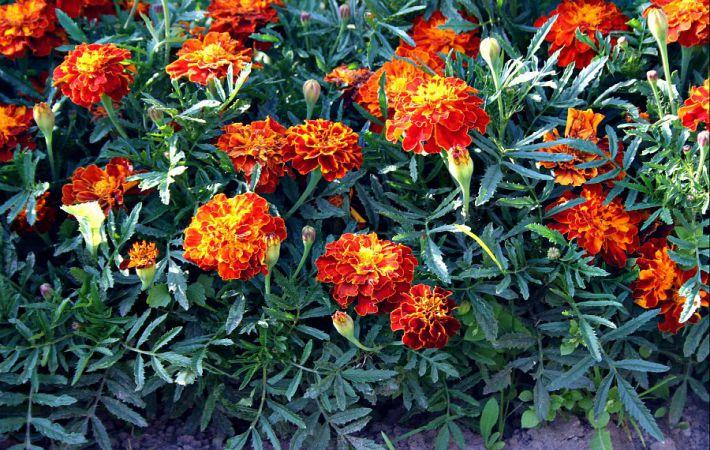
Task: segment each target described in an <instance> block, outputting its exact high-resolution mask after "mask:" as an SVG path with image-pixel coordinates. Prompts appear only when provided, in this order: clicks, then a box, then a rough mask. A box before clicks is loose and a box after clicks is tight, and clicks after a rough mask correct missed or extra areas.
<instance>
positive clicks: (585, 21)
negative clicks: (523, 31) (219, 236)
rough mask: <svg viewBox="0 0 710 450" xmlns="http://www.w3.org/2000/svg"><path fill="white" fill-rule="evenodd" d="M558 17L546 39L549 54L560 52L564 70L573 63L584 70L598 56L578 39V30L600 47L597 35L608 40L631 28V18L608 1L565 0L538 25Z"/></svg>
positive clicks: (613, 40)
mask: <svg viewBox="0 0 710 450" xmlns="http://www.w3.org/2000/svg"><path fill="white" fill-rule="evenodd" d="M555 15H557V20H556V21H555V23H554V24H553V25H552V29H551V30H550V32H549V33H548V35H547V37H546V38H545V40H546V41H547V42H549V43H550V55H552V54H553V53H555V52H556V51H557V50H561V52H560V59H559V61H558V64H559V65H560V66H563V67H566V66H568V65H570V64H574V65H575V67H576V68H577V69H581V68H583V67H586V66H588V65H589V63H590V62H591V61H592V59H593V58H594V56H596V52H595V51H594V49H593V48H591V47H590V46H588V45H587V44H585V43H584V42H582V41H580V40H578V39H577V36H576V32H577V30H579V32H580V33H582V34H584V35H585V36H587V37H588V38H589V39H590V40H591V41H592V42H594V43H595V44H598V42H597V37H596V33H597V32H599V33H601V35H602V36H605V37H606V36H608V35H609V34H611V33H612V32H619V31H626V30H628V29H629V27H628V25H626V22H627V21H628V20H629V18H628V17H626V16H625V15H624V14H623V13H622V12H621V10H620V9H619V7H618V6H616V5H615V4H614V3H611V2H608V1H606V0H563V1H562V2H561V3H560V4H559V5H558V6H557V8H555V9H554V10H552V11H551V12H550V14H549V15H547V16H543V17H540V18H539V19H537V21H535V26H536V27H540V26H542V25H543V24H545V22H547V21H548V20H549V19H550V17H552V16H555ZM611 41H612V42H611V45H612V46H614V45H616V38H612V40H611Z"/></svg>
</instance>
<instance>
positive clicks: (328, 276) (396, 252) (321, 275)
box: [316, 233, 418, 316]
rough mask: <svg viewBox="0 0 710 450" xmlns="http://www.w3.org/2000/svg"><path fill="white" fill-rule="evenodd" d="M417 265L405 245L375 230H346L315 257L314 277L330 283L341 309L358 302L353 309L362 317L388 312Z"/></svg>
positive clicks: (399, 297)
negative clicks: (315, 272)
mask: <svg viewBox="0 0 710 450" xmlns="http://www.w3.org/2000/svg"><path fill="white" fill-rule="evenodd" d="M417 265H418V262H417V259H416V258H415V257H414V255H413V253H412V249H411V248H409V247H407V246H406V245H402V244H396V243H394V242H390V241H386V240H382V239H379V238H378V237H377V234H375V233H370V234H352V233H346V234H343V235H342V236H340V238H338V240H337V241H335V242H331V243H329V244H326V246H325V253H324V254H323V255H321V256H320V257H319V258H318V259H317V260H316V267H317V269H318V275H317V276H316V279H317V280H318V281H320V282H321V283H328V284H332V285H333V288H332V289H331V294H332V295H333V298H334V299H335V301H336V302H338V304H339V305H340V306H341V307H342V308H347V307H348V306H350V304H351V303H353V302H357V304H356V305H355V312H357V313H358V314H359V315H361V316H365V315H367V314H377V313H381V312H388V311H391V310H392V309H393V308H394V307H395V306H396V305H397V304H398V303H399V302H400V301H401V300H402V296H403V294H404V293H405V292H407V291H408V290H409V286H410V285H411V283H412V279H413V278H414V269H415V267H417Z"/></svg>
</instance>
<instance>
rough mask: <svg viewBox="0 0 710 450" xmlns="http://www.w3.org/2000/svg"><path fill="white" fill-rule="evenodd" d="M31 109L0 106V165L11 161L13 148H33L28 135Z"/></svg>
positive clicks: (18, 106) (32, 142)
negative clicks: (18, 146)
mask: <svg viewBox="0 0 710 450" xmlns="http://www.w3.org/2000/svg"><path fill="white" fill-rule="evenodd" d="M31 125H32V109H31V108H27V107H26V106H20V105H2V104H0V163H6V162H8V161H12V157H13V155H14V153H15V148H17V145H18V144H19V145H20V146H21V147H26V148H30V149H34V148H35V143H34V141H33V140H32V136H31V135H30V133H29V129H30V126H31Z"/></svg>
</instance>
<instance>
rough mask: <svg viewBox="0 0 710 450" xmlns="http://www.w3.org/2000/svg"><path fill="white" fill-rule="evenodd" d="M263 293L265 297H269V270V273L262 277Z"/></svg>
mask: <svg viewBox="0 0 710 450" xmlns="http://www.w3.org/2000/svg"><path fill="white" fill-rule="evenodd" d="M264 293H265V294H266V295H271V270H269V273H267V274H266V275H264Z"/></svg>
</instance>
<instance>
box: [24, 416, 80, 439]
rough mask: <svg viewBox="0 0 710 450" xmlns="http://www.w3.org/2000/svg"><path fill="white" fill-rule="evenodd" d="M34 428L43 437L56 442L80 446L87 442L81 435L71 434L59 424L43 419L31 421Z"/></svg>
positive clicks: (37, 418) (35, 418)
mask: <svg viewBox="0 0 710 450" xmlns="http://www.w3.org/2000/svg"><path fill="white" fill-rule="evenodd" d="M31 423H32V426H33V427H34V428H35V430H37V431H39V432H40V433H41V434H42V435H43V436H46V437H48V438H49V439H52V440H54V441H60V442H63V443H65V444H69V445H79V444H83V443H85V442H86V438H85V437H84V435H82V434H81V433H70V432H68V431H67V430H65V429H64V427H62V426H61V425H59V424H58V423H55V422H52V421H51V420H49V419H44V418H41V417H33V418H32V419H31Z"/></svg>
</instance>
